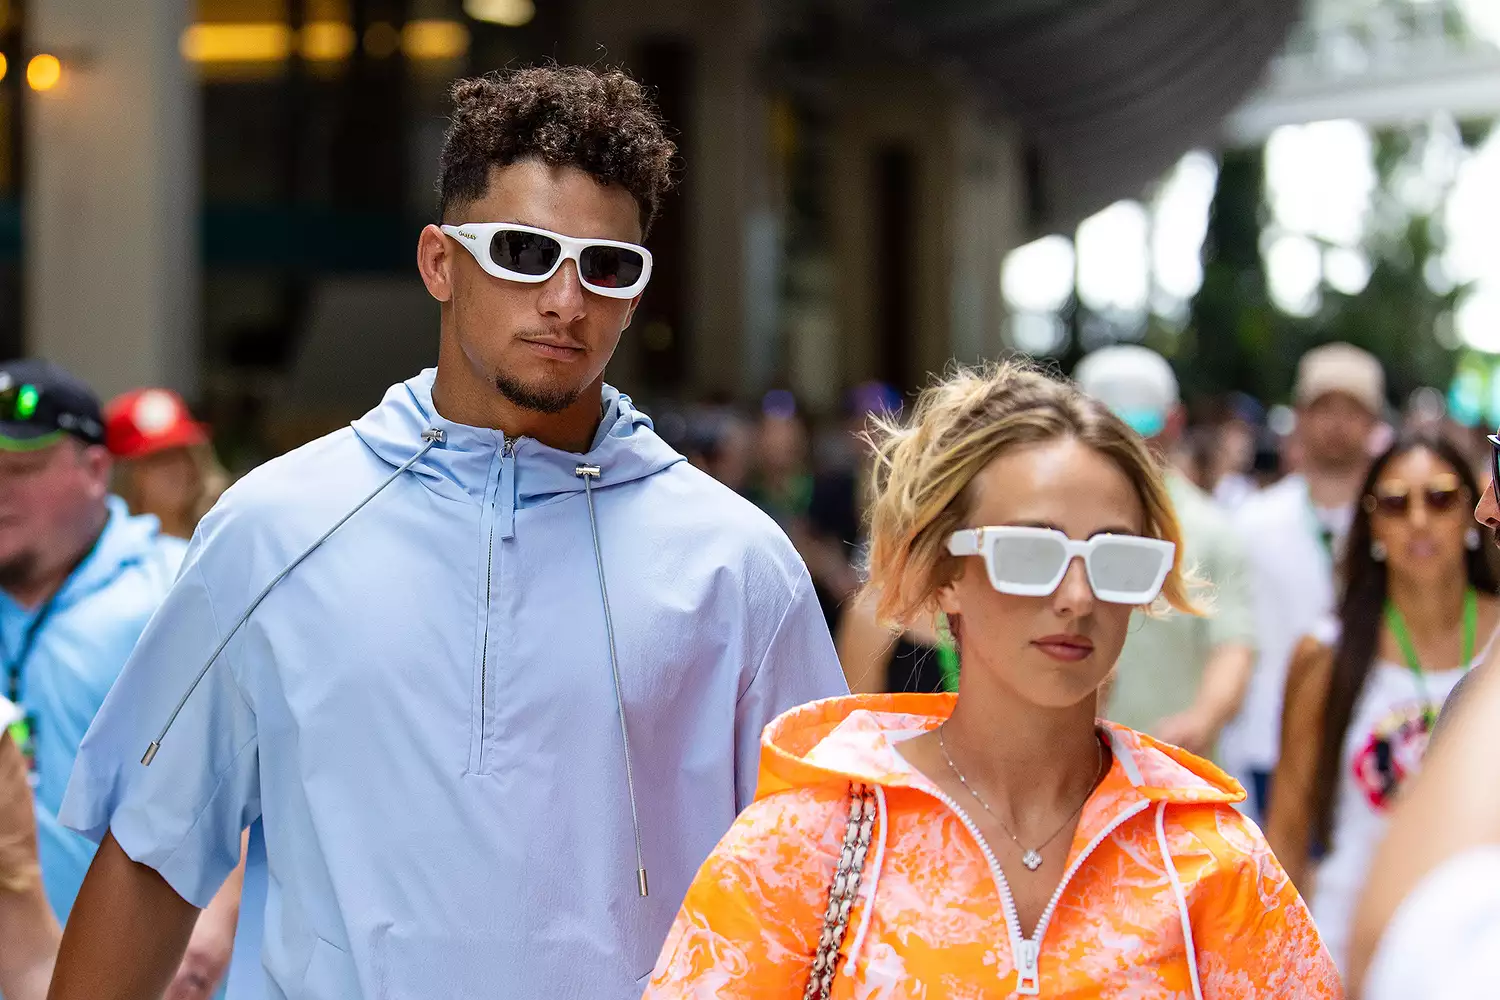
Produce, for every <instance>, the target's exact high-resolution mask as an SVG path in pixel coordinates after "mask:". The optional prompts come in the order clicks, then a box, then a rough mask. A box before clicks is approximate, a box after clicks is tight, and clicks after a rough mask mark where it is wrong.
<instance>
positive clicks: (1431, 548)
mask: <svg viewBox="0 0 1500 1000" xmlns="http://www.w3.org/2000/svg"><path fill="white" fill-rule="evenodd" d="M1406 551H1407V552H1408V553H1410V554H1411V556H1412V558H1414V559H1431V558H1432V557H1433V556H1435V555H1437V552H1438V547H1437V542H1434V541H1433V540H1432V539H1430V538H1414V539H1412V540H1411V542H1410V543H1408V544H1407V546H1406Z"/></svg>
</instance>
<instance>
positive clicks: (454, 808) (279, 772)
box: [52, 67, 843, 1000]
mask: <svg viewBox="0 0 1500 1000" xmlns="http://www.w3.org/2000/svg"><path fill="white" fill-rule="evenodd" d="M453 94H454V99H455V103H456V109H455V112H454V116H453V120H452V124H451V127H450V128H449V130H448V135H447V139H446V142H445V146H444V149H443V154H442V161H441V173H442V178H441V182H440V184H441V190H440V204H441V218H440V220H439V224H435V225H430V226H427V227H426V228H425V229H424V230H423V231H422V234H421V237H420V239H419V242H418V248H417V266H418V270H419V271H420V273H421V276H422V280H423V282H424V283H425V284H426V286H427V289H428V291H429V292H430V293H431V294H432V297H433V298H434V299H436V300H437V301H438V303H439V304H440V308H439V316H440V337H439V346H438V362H437V367H436V369H435V370H430V371H427V372H423V373H422V374H420V375H418V376H416V377H415V378H412V379H409V380H408V381H406V382H404V383H401V384H398V385H396V386H394V387H393V388H392V389H391V390H390V391H389V392H388V393H387V395H386V397H385V400H384V401H383V402H382V403H381V404H380V405H379V406H377V407H376V408H375V409H374V410H372V411H371V412H370V413H368V414H367V415H365V416H364V417H362V418H360V419H359V420H357V421H355V423H354V424H353V426H352V427H351V428H349V429H347V430H344V431H340V432H338V433H336V434H333V435H331V436H329V437H327V438H324V439H322V440H320V441H317V442H314V443H313V444H311V445H308V446H307V447H305V448H302V449H299V450H297V451H295V452H292V453H291V454H289V455H286V456H284V457H282V458H281V459H278V460H276V461H274V462H271V463H269V464H268V465H266V466H265V467H263V468H261V469H259V470H257V471H256V472H254V473H252V474H250V475H249V476H247V477H245V479H244V480H242V481H241V482H240V483H238V484H237V485H236V486H234V487H233V488H232V489H230V490H229V492H228V493H227V494H226V495H225V497H224V499H223V501H222V502H221V503H220V504H219V505H218V506H217V507H216V508H215V509H214V511H212V512H211V513H210V514H209V516H208V517H207V518H206V519H205V520H204V521H203V524H202V526H201V527H200V529H199V531H198V534H197V537H196V539H195V541H194V543H193V546H192V549H191V551H190V552H189V554H188V557H187V561H186V563H185V565H184V568H183V571H182V575H181V577H180V578H179V581H178V583H177V585H176V588H175V589H174V591H173V592H172V594H171V595H170V596H169V597H168V598H167V601H166V604H165V605H164V607H163V608H162V611H161V612H160V613H159V614H158V615H157V617H156V619H155V620H154V621H153V622H152V624H151V626H150V628H149V629H148V630H147V633H146V635H145V636H144V638H143V639H142V641H141V644H140V646H139V647H138V648H137V651H136V654H135V657H134V659H133V660H132V662H131V663H130V664H129V666H127V668H126V670H125V673H124V675H123V677H122V678H121V680H120V682H119V683H118V684H117V685H116V686H115V688H114V689H113V691H112V692H111V693H110V696H109V699H108V701H107V702H106V703H105V706H104V709H103V711H102V712H101V713H100V714H99V717H98V720H97V721H96V723H95V725H94V727H93V729H92V730H91V731H90V733H89V735H88V737H87V739H86V740H85V741H84V744H83V749H82V752H81V755H80V757H79V765H78V768H77V769H76V770H75V772H74V776H73V783H72V785H71V787H70V789H69V797H68V801H67V803H66V805H65V808H64V812H65V818H66V819H67V821H68V822H70V823H71V824H72V825H73V826H75V827H76V828H77V829H79V830H81V831H83V832H85V833H87V834H89V835H91V836H92V837H94V838H95V839H99V840H101V841H102V844H101V847H100V851H99V854H98V860H97V861H96V862H95V863H94V866H93V868H92V870H91V871H90V873H89V876H88V879H87V881H86V882H85V884H84V887H83V891H82V894H81V895H80V896H79V899H78V903H77V905H76V906H75V908H74V911H73V916H72V919H71V921H70V923H69V925H68V928H67V931H66V935H65V938H64V942H63V946H62V952H61V954H60V957H59V961H58V969H57V974H56V977H55V979H54V983H53V991H52V996H53V998H54V1000H83V998H88V1000H124V998H130V1000H148V998H149V1000H157V998H160V997H161V996H162V991H163V989H164V988H165V987H166V986H167V983H168V980H169V979H170V978H171V975H172V972H173V970H174V969H175V968H176V965H177V961H178V959H179V957H180V956H181V955H182V952H183V948H184V945H185V943H186V942H187V940H188V934H189V931H190V930H191V928H192V923H193V917H194V916H195V915H196V913H197V909H196V908H197V907H200V906H203V905H204V904H206V903H207V902H208V901H209V899H210V898H211V897H212V896H213V894H214V891H215V890H216V888H217V887H218V886H219V885H220V883H221V882H223V881H224V879H225V878H226V877H227V876H228V875H229V874H230V872H231V870H232V869H233V868H234V867H235V863H236V862H237V861H238V859H239V851H240V836H241V831H242V830H244V829H245V828H246V827H247V826H248V825H249V824H251V823H252V822H254V821H255V820H257V819H260V820H261V821H262V824H263V828H264V844H265V854H266V860H267V865H266V877H265V881H266V903H265V906H264V942H263V945H262V947H261V949H260V959H261V965H262V966H263V969H264V972H263V974H262V975H261V977H260V981H259V984H258V986H259V992H258V993H257V994H255V995H258V996H275V997H292V996H295V997H304V998H313V1000H323V998H327V1000H334V998H338V1000H348V998H354V997H370V998H377V997H378V998H387V997H389V998H393V1000H394V998H402V1000H406V998H419V997H444V998H448V997H452V998H467V997H517V998H522V997H542V996H547V997H580V998H590V1000H593V998H599V997H627V996H638V995H639V994H640V992H641V990H642V989H643V988H644V983H645V979H646V976H647V975H648V973H649V972H650V971H651V967H652V965H653V964H654V962H655V960H656V956H657V951H658V949H659V947H660V945H661V942H662V940H663V938H664V937H665V934H666V931H667V928H668V926H669V925H670V923H671V920H672V916H673V913H674V912H675V910H676V909H677V907H678V905H679V904H680V902H681V900H682V897H683V895H684V893H685V891H686V889H687V886H688V883H689V882H690V880H691V879H692V877H693V874H694V872H695V871H696V869H697V867H698V865H699V863H700V862H701V861H702V860H703V859H704V858H705V857H706V856H707V855H708V852H709V850H710V849H711V848H712V847H713V846H714V844H715V842H716V841H717V840H718V838H719V837H720V835H721V834H722V833H723V832H724V831H725V830H726V829H727V828H728V827H729V824H730V822H731V821H732V820H733V818H734V816H735V814H736V813H737V811H738V810H740V809H741V808H743V807H744V806H745V805H747V804H748V803H749V802H750V799H751V797H752V795H753V794H754V789H755V779H756V760H757V756H758V747H759V737H760V731H761V729H762V727H763V725H764V724H765V723H766V722H767V721H768V720H769V719H771V718H772V717H773V716H774V715H775V714H776V713H777V712H779V711H781V710H782V709H784V708H786V707H788V706H791V705H794V704H797V703H800V702H803V701H806V700H808V699H811V698H818V697H822V696H827V695H832V694H835V693H838V692H840V691H842V690H843V680H842V674H841V672H840V670H839V667H838V663H837V661H836V658H835V656H834V653H833V648H832V643H831V641H830V639H829V637H828V634H827V631H826V629H825V627H824V625H823V619H822V616H821V613H820V611H819V608H818V604H817V601H816V600H815V599H814V597H813V590H812V584H811V581H810V580H809V578H808V574H807V571H806V569H805V568H804V567H803V565H802V563H801V562H800V561H799V560H798V558H797V556H796V554H795V552H794V550H793V549H792V547H791V545H790V543H789V542H788V541H787V540H786V538H785V537H784V536H783V535H782V534H781V533H780V532H779V531H778V530H777V529H776V527H775V526H774V525H773V524H772V523H771V522H770V521H769V520H768V519H767V518H766V517H764V516H763V515H761V514H760V513H759V512H758V511H756V510H755V509H753V508H752V507H751V506H750V505H749V504H748V503H746V502H745V501H743V500H741V499H740V498H739V497H737V496H735V495H734V494H733V493H732V492H730V491H729V490H728V489H726V488H724V487H721V486H719V485H718V484H717V483H715V482H713V481H712V480H711V479H710V478H709V477H708V476H706V475H704V474H702V473H701V472H699V471H697V470H696V469H694V468H693V467H692V466H691V465H690V464H688V463H687V462H686V461H684V460H683V459H682V457H681V456H680V455H678V454H676V453H675V452H673V451H672V450H671V449H670V448H669V447H668V446H667V445H666V444H665V443H663V442H662V440H661V439H660V438H658V437H657V436H656V434H655V433H654V432H653V431H652V429H651V423H650V421H649V420H648V419H647V418H646V417H645V415H644V414H642V413H640V412H639V411H638V410H636V409H635V407H634V406H632V405H631V402H630V399H629V397H627V396H625V395H623V394H621V393H620V392H618V391H616V390H615V389H613V388H611V387H610V386H608V385H606V384H604V382H603V372H604V368H605V365H606V364H607V362H608V361H609V358H610V356H611V355H612V354H613V353H614V350H615V347H616V345H617V344H618V343H619V340H620V336H621V334H622V332H623V331H625V329H626V327H628V326H629V324H630V318H631V315H632V314H633V313H634V311H635V308H636V305H637V304H638V303H639V301H640V296H641V294H642V292H643V291H644V289H645V287H646V283H647V281H648V280H649V278H650V273H651V256H650V253H649V251H648V250H647V249H646V248H645V247H644V246H642V241H643V239H644V237H645V235H646V233H647V232H648V230H649V229H650V225H651V221H652V218H653V217H654V215H655V213H656V211H657V208H658V206H659V204H660V201H661V199H662V197H663V195H664V194H665V193H666V191H667V189H668V188H669V186H670V184H671V169H672V164H673V161H674V157H675V150H674V147H673V145H672V143H671V142H670V141H669V140H668V139H667V138H666V135H665V133H664V130H663V127H662V123H661V121H660V120H659V118H658V117H657V115H656V113H655V111H654V110H653V109H652V107H651V105H650V103H649V102H648V100H647V99H646V97H645V95H644V94H643V92H642V90H641V88H640V87H639V85H637V84H636V83H635V82H634V81H632V80H631V79H630V78H628V77H627V76H625V75H624V74H622V73H618V72H608V73H596V72H593V71H591V70H586V69H579V68H567V67H548V68H534V69H526V70H519V71H513V72H509V73H505V74H501V75H494V76H489V77H485V78H482V79H477V80H468V81H464V82H461V83H459V84H458V85H457V86H456V87H455V88H454V92H453ZM205 665H206V666H205ZM148 745H149V750H148ZM142 751H146V756H145V758H144V763H145V765H146V766H142V765H143V761H142V757H141V755H142ZM253 873H254V866H253V865H252V869H251V874H250V875H248V876H247V879H252V878H253ZM648 876H649V877H648ZM248 893H249V890H248V889H247V898H248Z"/></svg>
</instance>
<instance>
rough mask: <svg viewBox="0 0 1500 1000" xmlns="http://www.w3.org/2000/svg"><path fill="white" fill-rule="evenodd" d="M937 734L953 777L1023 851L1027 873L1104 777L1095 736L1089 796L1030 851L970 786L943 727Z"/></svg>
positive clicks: (1034, 866) (939, 745)
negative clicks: (1093, 763)
mask: <svg viewBox="0 0 1500 1000" xmlns="http://www.w3.org/2000/svg"><path fill="white" fill-rule="evenodd" d="M937 734H938V749H940V750H942V751H943V759H944V760H946V761H947V762H948V767H949V768H950V769H951V770H952V771H953V776H954V777H956V778H957V779H958V783H959V784H961V785H963V786H964V788H966V789H968V792H969V794H970V795H972V796H974V801H976V802H978V803H979V804H980V805H981V806H983V807H984V811H985V812H987V813H989V814H990V816H991V817H993V818H994V820H995V822H996V823H999V824H1000V829H1002V830H1004V831H1005V832H1006V834H1007V835H1008V836H1009V837H1010V839H1011V840H1014V841H1015V842H1016V846H1017V847H1019V848H1020V849H1021V864H1023V865H1025V866H1026V870H1027V871H1033V872H1034V871H1036V870H1037V869H1038V868H1040V867H1042V848H1044V847H1046V846H1047V845H1048V844H1050V843H1052V842H1053V841H1054V840H1056V839H1057V835H1058V834H1059V833H1062V832H1063V831H1064V830H1066V829H1067V828H1068V824H1069V823H1071V822H1073V818H1074V817H1075V816H1077V815H1078V814H1079V813H1081V812H1083V807H1084V806H1086V805H1088V801H1089V795H1093V794H1094V788H1095V787H1096V786H1098V784H1099V779H1100V778H1102V777H1103V776H1104V748H1103V747H1102V746H1100V744H1099V736H1098V734H1095V736H1094V753H1095V754H1097V755H1098V758H1099V763H1097V764H1096V765H1094V781H1093V784H1091V785H1089V790H1088V795H1085V796H1084V797H1083V801H1082V802H1080V803H1078V808H1077V809H1074V810H1073V811H1072V812H1071V813H1069V814H1068V818H1067V819H1065V820H1063V821H1062V825H1061V826H1059V827H1058V828H1057V829H1056V830H1053V831H1052V836H1050V837H1048V838H1047V839H1046V840H1044V841H1042V842H1041V843H1040V844H1037V845H1036V846H1035V847H1033V848H1030V849H1028V848H1027V847H1026V845H1025V844H1023V843H1021V838H1020V837H1017V836H1016V835H1015V834H1014V833H1012V832H1011V829H1010V827H1008V826H1006V825H1005V820H1003V819H1001V818H1000V817H999V816H997V815H995V810H993V809H991V808H990V804H989V803H988V802H986V801H984V797H983V796H981V795H980V794H979V793H978V792H977V791H975V790H974V788H973V786H971V785H970V784H969V780H968V779H967V778H965V777H964V773H963V772H962V771H960V770H959V769H958V765H957V764H955V763H953V757H952V756H951V755H950V754H949V753H948V744H947V743H945V742H943V727H942V726H938V731H937Z"/></svg>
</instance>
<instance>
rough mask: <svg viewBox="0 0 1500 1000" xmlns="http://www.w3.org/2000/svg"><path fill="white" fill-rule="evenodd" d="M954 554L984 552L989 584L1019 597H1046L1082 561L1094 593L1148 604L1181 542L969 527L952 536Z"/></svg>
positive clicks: (950, 545) (1106, 598)
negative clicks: (1084, 537)
mask: <svg viewBox="0 0 1500 1000" xmlns="http://www.w3.org/2000/svg"><path fill="white" fill-rule="evenodd" d="M948 551H949V552H950V553H952V554H953V555H955V556H983V557H984V567H985V569H986V570H988V571H989V577H990V586H992V587H994V588H995V589H996V590H998V591H999V592H1000V593H1002V594H1012V595H1014V596H1016V597H1046V596H1048V595H1049V594H1052V593H1054V592H1055V591H1056V590H1057V588H1058V587H1059V586H1060V585H1061V584H1062V582H1063V577H1065V576H1067V575H1068V567H1069V566H1071V565H1072V564H1073V560H1074V559H1079V558H1081V559H1082V560H1083V566H1084V569H1085V570H1086V571H1087V572H1088V580H1089V586H1090V587H1091V588H1093V591H1094V596H1095V597H1097V598H1099V600H1101V601H1107V602H1109V603H1110V604H1150V603H1151V602H1152V601H1154V600H1156V598H1157V595H1159V594H1160V593H1161V588H1162V584H1163V583H1165V582H1166V579H1167V574H1168V573H1169V572H1171V569H1172V559H1173V557H1174V556H1175V555H1176V552H1177V546H1176V545H1174V544H1172V543H1171V542H1165V541H1162V540H1161V539H1159V538H1142V537H1141V536H1139V535H1095V536H1094V537H1093V538H1090V539H1089V540H1088V541H1086V542H1076V541H1074V540H1073V539H1071V538H1069V537H1068V536H1067V535H1065V534H1063V533H1062V532H1061V531H1055V530H1053V529H1052V528H1027V527H1020V526H1018V525H1000V526H998V527H986V528H970V529H968V530H966V531H955V532H954V533H953V534H952V535H951V536H949V538H948Z"/></svg>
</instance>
